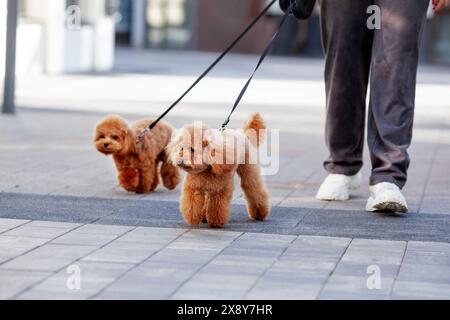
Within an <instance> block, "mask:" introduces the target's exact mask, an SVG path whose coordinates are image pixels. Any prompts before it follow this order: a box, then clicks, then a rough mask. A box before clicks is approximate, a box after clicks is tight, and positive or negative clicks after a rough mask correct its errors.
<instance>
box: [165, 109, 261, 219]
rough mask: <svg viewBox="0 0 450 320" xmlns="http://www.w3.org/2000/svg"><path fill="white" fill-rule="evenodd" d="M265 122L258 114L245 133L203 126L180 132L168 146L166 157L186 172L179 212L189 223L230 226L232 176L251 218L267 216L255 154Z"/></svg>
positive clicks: (188, 127)
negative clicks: (238, 182) (237, 182)
mask: <svg viewBox="0 0 450 320" xmlns="http://www.w3.org/2000/svg"><path fill="white" fill-rule="evenodd" d="M263 129H265V124H264V121H263V119H262V118H261V116H260V115H259V114H258V113H256V114H254V115H253V116H252V117H251V119H250V120H249V121H248V122H247V123H246V124H245V126H244V128H243V130H225V131H223V132H217V131H215V130H212V129H209V128H208V127H206V126H196V125H189V126H185V127H184V128H183V129H181V130H180V131H179V132H178V134H177V135H176V136H175V137H174V139H173V140H172V142H171V143H170V144H169V146H168V150H169V156H170V159H171V160H172V162H173V163H174V164H176V165H177V166H178V167H180V168H181V169H183V170H185V171H186V172H187V175H186V177H185V179H184V182H183V190H182V195H181V200H180V211H181V212H182V214H183V216H184V218H185V220H186V221H187V222H188V223H189V224H193V225H196V224H199V223H200V222H207V223H208V224H209V226H210V227H222V226H223V225H225V224H226V223H227V222H228V217H229V212H230V206H231V201H232V197H233V185H234V184H233V177H234V173H235V172H237V173H238V175H239V176H240V178H241V183H240V185H241V189H242V191H243V193H244V196H245V199H246V201H247V211H248V213H249V215H250V217H251V218H253V219H255V220H263V219H265V218H267V216H268V215H269V193H268V192H267V189H266V186H265V183H264V180H263V177H262V175H261V172H260V166H259V164H258V162H257V159H256V158H257V156H256V151H257V148H258V146H259V144H260V143H261V141H262V138H263V131H264V130H263Z"/></svg>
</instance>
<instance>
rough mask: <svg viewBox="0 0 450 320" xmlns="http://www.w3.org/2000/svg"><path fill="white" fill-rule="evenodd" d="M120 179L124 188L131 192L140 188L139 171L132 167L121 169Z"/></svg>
mask: <svg viewBox="0 0 450 320" xmlns="http://www.w3.org/2000/svg"><path fill="white" fill-rule="evenodd" d="M118 179H119V184H120V185H121V186H122V188H124V189H125V190H127V191H129V192H134V191H136V189H137V188H138V186H139V170H138V169H136V168H130V167H126V168H121V169H120V170H119V177H118Z"/></svg>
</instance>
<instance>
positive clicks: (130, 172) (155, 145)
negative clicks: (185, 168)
mask: <svg viewBox="0 0 450 320" xmlns="http://www.w3.org/2000/svg"><path fill="white" fill-rule="evenodd" d="M152 121H153V119H150V118H148V119H142V120H139V121H137V122H135V123H133V124H131V125H129V124H128V122H127V121H126V120H125V119H123V118H122V117H120V116H116V115H109V116H107V117H105V118H104V119H102V120H100V122H98V123H97V125H96V127H95V134H94V144H95V147H96V148H97V150H98V151H99V152H101V153H103V154H105V155H112V156H113V159H114V162H115V165H116V168H117V171H118V172H119V175H118V179H119V183H120V185H121V186H122V187H123V188H124V189H125V190H127V191H130V192H136V193H146V192H151V191H154V190H155V189H156V187H157V186H158V184H159V174H158V169H159V164H160V163H161V162H162V165H161V169H160V175H161V178H162V182H163V184H164V186H165V187H166V188H167V189H169V190H172V189H174V188H175V187H176V186H177V185H178V183H179V182H180V173H179V170H178V168H177V167H176V166H174V165H173V164H172V163H171V162H170V161H168V157H167V154H166V150H165V147H166V146H167V144H168V143H169V141H170V138H171V136H172V132H173V128H172V126H171V125H169V124H168V123H167V122H163V121H161V122H159V123H158V124H157V125H156V126H155V127H154V128H153V129H152V130H151V131H150V132H148V133H147V134H146V135H145V137H144V139H143V143H142V147H141V148H137V147H136V136H137V135H138V134H139V132H140V131H141V129H142V128H144V127H145V126H147V125H148V124H150V123H151V122H152Z"/></svg>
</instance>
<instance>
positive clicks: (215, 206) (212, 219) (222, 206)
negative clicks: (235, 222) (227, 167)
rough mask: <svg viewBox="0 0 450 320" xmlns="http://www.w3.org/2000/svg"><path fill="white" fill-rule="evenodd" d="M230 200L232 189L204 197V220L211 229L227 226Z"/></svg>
mask: <svg viewBox="0 0 450 320" xmlns="http://www.w3.org/2000/svg"><path fill="white" fill-rule="evenodd" d="M232 199H233V188H232V187H231V188H227V189H225V190H223V191H222V192H217V193H210V194H208V195H207V196H206V220H207V222H208V225H209V226H210V227H211V228H220V227H223V226H224V225H225V224H227V222H228V217H229V216H230V206H231V200H232Z"/></svg>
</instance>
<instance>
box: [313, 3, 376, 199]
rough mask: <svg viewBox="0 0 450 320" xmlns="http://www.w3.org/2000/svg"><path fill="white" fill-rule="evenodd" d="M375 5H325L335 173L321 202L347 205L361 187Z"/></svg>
mask: <svg viewBox="0 0 450 320" xmlns="http://www.w3.org/2000/svg"><path fill="white" fill-rule="evenodd" d="M371 4H373V0H358V1H354V0H322V1H321V28H322V41H323V47H324V51H325V57H326V64H325V85H326V100H327V101H326V103H327V107H326V128H325V139H326V144H327V147H328V150H329V153H330V156H329V158H328V159H327V160H326V161H325V162H324V167H325V169H326V170H327V171H328V172H329V173H330V175H329V176H328V177H327V179H326V180H325V181H324V183H323V184H322V186H321V187H320V189H319V191H318V193H317V198H318V199H321V200H346V199H348V197H349V195H348V191H349V189H351V188H355V187H358V186H359V183H360V179H361V178H360V174H358V172H359V170H360V169H361V166H362V164H363V161H362V153H363V145H364V123H365V108H366V107H365V106H366V94H367V85H368V79H369V70H370V61H371V52H372V39H373V31H372V30H369V29H368V28H367V14H366V12H367V8H368V6H370V5H371Z"/></svg>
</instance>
